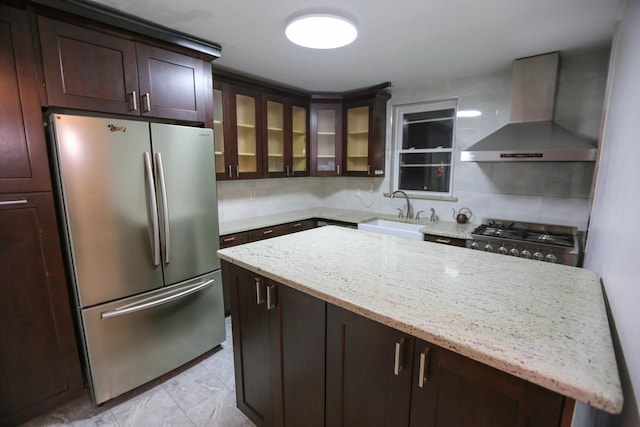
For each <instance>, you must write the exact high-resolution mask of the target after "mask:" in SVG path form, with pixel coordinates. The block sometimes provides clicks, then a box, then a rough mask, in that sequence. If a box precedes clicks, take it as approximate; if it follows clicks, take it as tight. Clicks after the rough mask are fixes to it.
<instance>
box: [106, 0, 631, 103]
mask: <svg viewBox="0 0 640 427" xmlns="http://www.w3.org/2000/svg"><path fill="white" fill-rule="evenodd" d="M94 1H97V2H98V3H102V4H105V5H108V6H111V7H114V8H116V9H119V10H122V11H124V12H127V13H130V14H133V15H137V16H139V17H141V18H144V19H147V20H149V21H153V22H156V23H158V24H161V25H164V26H167V27H170V28H174V29H177V30H179V31H182V32H185V33H187V34H191V35H193V36H197V37H200V38H204V39H206V40H209V41H212V42H215V43H218V44H220V45H221V46H222V57H221V58H220V59H218V60H216V61H215V62H214V67H215V66H219V67H221V68H222V67H223V68H225V69H230V70H235V71H239V72H242V73H244V74H249V75H253V76H257V77H260V78H262V79H266V80H271V81H273V82H278V83H281V84H285V85H288V86H292V87H297V88H301V89H306V90H310V91H345V90H351V89H357V88H361V87H366V86H372V85H375V84H378V83H382V82H385V81H391V82H392V83H393V84H394V85H395V86H396V87H407V86H414V85H425V84H428V83H433V82H434V81H440V80H444V79H449V78H457V77H465V76H469V75H477V74H482V73H487V72H492V71H495V70H498V69H503V68H504V67H508V66H510V64H511V62H512V61H513V60H514V59H516V58H521V57H525V56H531V55H537V54H541V53H546V52H551V51H556V50H560V51H563V50H569V49H576V48H581V47H588V46H593V45H598V44H602V43H610V41H611V38H612V36H613V31H614V27H615V23H616V20H617V19H619V15H620V13H621V11H622V7H623V3H624V0H393V1H382V0H316V1H313V0H136V1H132V0H94ZM304 11H335V12H339V13H342V14H343V15H344V16H346V17H349V18H351V19H352V20H353V21H354V22H355V23H356V25H357V27H358V33H359V34H358V38H357V39H356V41H355V42H354V43H353V44H351V45H350V46H347V47H343V48H340V49H332V50H312V49H305V48H302V47H298V46H296V45H294V44H292V43H291V42H289V40H287V38H286V37H285V35H284V27H285V24H286V22H287V20H288V19H289V18H290V17H292V16H295V15H298V14H299V13H300V12H304Z"/></svg>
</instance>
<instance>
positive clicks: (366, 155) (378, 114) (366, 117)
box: [343, 89, 391, 177]
mask: <svg viewBox="0 0 640 427" xmlns="http://www.w3.org/2000/svg"><path fill="white" fill-rule="evenodd" d="M390 96H391V95H390V94H389V93H388V92H386V91H384V90H381V89H378V90H376V91H375V92H374V93H373V94H368V95H366V96H365V98H364V99H357V100H350V101H347V102H345V106H344V144H343V147H344V148H343V150H344V151H343V159H344V175H346V176H378V177H382V176H384V174H385V158H384V154H385V138H386V127H387V124H386V120H387V100H388V99H389V98H390Z"/></svg>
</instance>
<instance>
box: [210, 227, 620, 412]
mask: <svg viewBox="0 0 640 427" xmlns="http://www.w3.org/2000/svg"><path fill="white" fill-rule="evenodd" d="M219 256H220V257H221V259H222V260H224V261H225V265H226V266H227V270H229V267H230V266H231V264H234V265H236V266H238V267H241V268H242V269H245V270H247V271H248V272H250V273H252V274H255V275H259V276H260V277H262V278H265V279H266V280H269V281H274V282H277V283H279V284H281V285H284V287H283V288H291V289H293V290H296V291H299V292H301V293H302V294H305V295H308V296H310V297H313V299H315V300H318V301H321V302H323V303H327V304H328V305H327V307H328V308H327V313H330V308H331V307H337V308H339V309H341V310H345V311H348V312H351V313H354V314H356V315H358V316H362V317H363V318H365V319H368V320H370V321H373V322H376V323H377V324H381V325H385V326H386V327H389V328H392V329H393V330H395V331H400V332H402V333H405V334H407V335H408V336H410V337H415V338H416V339H418V340H422V341H424V342H426V343H431V344H434V345H436V346H438V347H440V348H442V349H445V350H446V351H450V352H453V353H455V354H457V355H461V356H464V357H465V358H468V359H470V360H472V361H475V362H479V363H480V364H482V365H484V366H488V367H491V368H495V369H496V370H498V371H501V372H504V373H507V374H510V375H511V376H514V377H516V378H518V379H521V380H525V381H526V382H527V383H531V384H535V385H537V386H540V387H542V388H544V389H545V390H550V391H552V392H554V393H556V394H558V395H561V396H566V397H568V398H570V399H575V400H580V401H583V402H585V403H587V404H589V405H592V406H594V407H596V408H598V409H602V410H604V411H607V412H611V413H618V412H620V410H621V408H622V400H623V399H622V391H621V386H620V381H619V375H618V370H617V365H616V360H615V355H614V351H613V346H612V340H611V333H610V329H609V323H608V320H607V316H606V310H605V305H604V299H603V294H602V289H601V286H600V281H599V278H598V276H597V275H596V274H595V273H593V272H591V271H588V270H584V269H578V268H574V267H566V266H562V265H555V264H546V263H540V262H537V261H531V260H525V259H520V258H513V257H496V256H495V254H490V253H484V252H480V251H470V250H465V249H462V248H456V247H450V246H443V245H436V244H430V243H425V242H416V241H411V240H406V239H401V238H396V237H393V236H386V235H379V234H372V233H367V232H363V231H359V230H351V229H345V228H339V227H322V228H318V229H313V230H308V231H305V232H301V233H296V234H291V235H287V236H282V237H278V238H274V239H270V240H265V241H261V242H255V243H251V244H247V245H242V246H238V247H234V248H228V249H224V250H221V251H219ZM227 263H230V264H227ZM224 274H225V273H224V267H223V275H224ZM225 280H228V277H225ZM255 280H256V291H255V292H256V295H257V299H258V301H260V298H261V295H262V293H263V291H261V290H260V289H259V287H258V282H259V279H258V278H256V279H255ZM234 293H235V294H236V297H237V296H238V294H237V291H236V292H232V299H233V296H234ZM265 293H267V294H268V293H269V289H268V286H267V288H265ZM269 296H270V294H269V295H266V297H269ZM271 297H272V298H273V296H271ZM267 305H268V306H271V305H274V303H273V302H272V301H267ZM234 307H235V308H236V311H237V310H238V309H239V305H238V304H237V302H233V301H232V316H233V315H234ZM312 312H313V309H310V310H309V313H312ZM317 312H318V313H320V312H321V309H320V310H318V311H317ZM235 314H236V315H237V314H238V313H237V312H236V313H235ZM327 316H328V314H327ZM308 319H309V321H311V320H312V317H311V314H309V317H308ZM233 320H234V341H235V340H236V339H237V338H238V339H239V338H240V337H239V336H238V337H237V336H236V331H235V328H236V326H237V327H238V328H241V327H242V325H239V324H238V325H236V323H235V318H234V319H233ZM327 323H330V319H329V318H327ZM329 335H330V331H327V343H329V341H330V339H329ZM400 342H404V341H400ZM316 344H317V343H316ZM327 345H329V344H327ZM402 345H404V344H402ZM402 345H400V344H398V345H396V355H395V356H396V357H395V359H396V365H397V364H398V363H397V360H398V352H399V351H402ZM415 347H416V349H417V347H418V345H417V344H416V346H415ZM234 348H235V346H234ZM326 351H327V355H328V356H329V355H330V352H329V350H328V349H327V350H326ZM237 361H238V359H237V358H236V362H237ZM417 363H418V362H416V363H414V368H415V369H417ZM420 363H421V364H423V363H424V358H423V359H421V360H420ZM329 365H330V361H329V360H327V371H329ZM421 368H422V366H421ZM329 375H330V372H327V378H328V379H327V387H329V386H330V382H331V381H330V380H329ZM396 375H397V373H396ZM239 397H240V396H239ZM330 400H331V399H329V391H327V405H329V404H330V403H331V402H330ZM407 406H408V403H407ZM327 417H329V415H327ZM275 424H277V423H275Z"/></svg>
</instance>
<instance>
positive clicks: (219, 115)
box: [213, 80, 233, 181]
mask: <svg viewBox="0 0 640 427" xmlns="http://www.w3.org/2000/svg"><path fill="white" fill-rule="evenodd" d="M229 91H230V88H229V85H228V84H226V83H221V82H219V81H218V80H214V82H213V146H214V147H215V159H216V180H218V181H220V180H224V179H231V178H232V177H233V173H232V166H231V165H232V163H233V161H232V156H233V147H232V146H231V137H230V135H229V133H230V128H229V111H230V108H231V106H230V102H229V98H230V97H229V93H228V92H229Z"/></svg>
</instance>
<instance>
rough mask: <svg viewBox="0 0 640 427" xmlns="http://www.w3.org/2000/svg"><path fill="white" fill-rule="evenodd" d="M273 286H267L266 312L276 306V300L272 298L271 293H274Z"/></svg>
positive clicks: (274, 287)
mask: <svg viewBox="0 0 640 427" xmlns="http://www.w3.org/2000/svg"><path fill="white" fill-rule="evenodd" d="M275 289H276V286H275V285H269V286H267V310H271V309H273V308H275V306H276V299H275V297H274V296H273V292H274V291H275Z"/></svg>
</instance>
